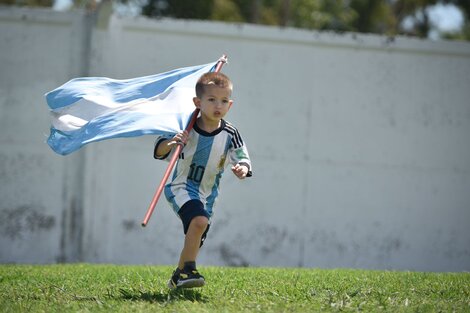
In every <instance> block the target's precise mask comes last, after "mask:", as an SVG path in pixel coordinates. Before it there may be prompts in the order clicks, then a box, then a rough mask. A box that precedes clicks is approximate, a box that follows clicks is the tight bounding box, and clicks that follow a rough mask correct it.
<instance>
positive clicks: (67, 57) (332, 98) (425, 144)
mask: <svg viewBox="0 0 470 313" xmlns="http://www.w3.org/2000/svg"><path fill="white" fill-rule="evenodd" d="M102 12H103V11H102ZM93 19H94V17H93V16H88V15H86V14H85V13H83V12H75V13H70V14H68V13H60V14H59V13H53V12H49V11H37V10H34V11H28V10H10V9H1V10H0V45H1V48H0V62H1V64H2V70H1V73H0V88H1V92H0V129H1V131H0V144H1V151H0V186H1V189H0V215H1V219H0V234H1V239H0V248H1V249H0V251H1V252H0V262H21V263H22V262H28V263H29V262H33V263H49V262H56V261H86V262H110V263H146V264H174V263H175V262H176V260H177V258H178V255H179V251H180V249H181V246H182V241H183V237H182V230H181V226H180V222H179V220H178V219H177V218H176V216H175V215H174V214H173V213H172V211H171V209H170V208H169V207H168V205H167V204H166V203H165V201H163V199H162V201H161V202H160V203H159V204H158V205H157V208H156V211H155V213H154V216H153V217H152V219H151V221H150V223H149V225H148V226H147V228H144V229H143V228H141V227H140V222H141V220H142V218H143V216H144V214H145V211H146V209H147V206H148V204H149V202H150V200H151V197H152V195H153V192H154V191H155V188H156V186H157V185H158V183H159V181H160V179H161V177H162V174H163V172H164V170H165V168H166V163H163V162H160V161H154V160H153V159H152V153H151V152H152V145H153V138H152V137H151V136H149V137H140V138H133V139H116V140H111V141H104V142H100V143H96V144H91V145H88V146H87V147H85V148H83V149H82V150H80V151H79V152H77V153H74V154H72V155H71V156H67V157H61V156H57V155H55V154H54V153H53V152H52V151H51V150H49V148H48V147H47V145H46V144H45V143H44V141H45V138H46V135H47V133H48V125H49V124H48V113H47V109H46V104H45V102H44V99H43V96H42V95H43V94H44V93H45V92H46V91H48V90H51V89H53V88H55V87H57V86H58V85H60V84H61V83H63V82H64V81H66V80H68V79H70V78H72V77H76V76H80V75H91V76H108V77H113V78H129V77H135V76H143V75H148V74H152V73H157V72H161V71H166V70H169V69H173V68H176V67H182V66H187V65H194V64H201V63H206V62H211V61H214V60H216V59H217V58H219V57H220V56H221V55H222V54H223V53H227V54H228V56H229V64H228V65H226V66H225V67H224V68H223V71H224V72H225V73H227V74H228V75H229V76H230V77H231V78H232V79H233V81H234V84H235V90H234V100H235V104H234V106H233V108H232V110H231V111H230V113H229V115H228V117H227V119H228V120H230V121H231V122H232V123H234V124H235V125H236V126H237V127H238V128H239V129H240V131H241V133H242V135H243V137H244V139H245V141H246V143H247V144H248V146H249V149H250V152H251V155H252V159H253V163H254V177H253V178H252V179H247V180H245V181H238V180H237V179H236V178H235V177H233V175H232V174H231V173H229V172H227V173H226V175H225V177H224V179H223V181H222V184H221V188H222V195H221V198H220V201H219V206H218V207H217V208H216V213H215V216H214V219H213V226H212V228H211V232H210V234H209V237H208V240H207V242H206V245H205V246H204V248H203V249H202V250H201V254H200V258H199V262H200V263H201V264H205V265H236V266H245V265H253V266H305V267H322V268H331V267H351V268H374V269H406V270H432V271H463V270H467V271H468V270H470V245H469V242H470V227H468V224H469V221H470V139H469V135H470V101H469V99H470V88H468V87H469V86H470V75H469V73H470V44H468V43H457V42H429V41H421V40H415V39H406V38H396V39H395V40H389V39H387V38H385V37H378V36H366V35H356V34H344V35H337V34H332V33H318V32H308V31H302V30H293V29H278V28H268V27H258V26H247V25H244V26H243V25H231V24H221V23H208V22H194V21H192V22H189V21H174V20H160V21H151V20H146V19H143V18H139V19H120V18H118V17H116V16H112V17H111V18H110V19H109V20H107V19H106V18H99V19H98V22H97V23H96V24H93V25H95V26H94V27H93V29H91V28H90V29H89V30H87V27H89V26H88V25H92V23H91V21H92V20H93ZM88 34H91V36H89V35H88ZM52 35H54V36H52Z"/></svg>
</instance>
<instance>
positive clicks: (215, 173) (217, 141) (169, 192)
mask: <svg viewBox="0 0 470 313" xmlns="http://www.w3.org/2000/svg"><path fill="white" fill-rule="evenodd" d="M221 122H222V124H221V127H220V128H219V129H217V130H215V131H214V132H212V133H207V132H205V131H204V130H202V129H200V128H199V127H198V126H197V125H196V124H194V128H193V129H192V130H191V131H190V133H189V138H188V142H187V143H186V145H185V146H184V148H183V150H182V152H181V154H180V157H179V160H178V162H177V163H176V167H175V169H174V171H173V177H172V179H171V182H170V183H168V184H167V185H166V186H165V196H166V199H167V201H168V202H169V203H170V205H171V206H172V208H173V210H174V211H175V212H176V213H177V212H178V211H179V209H180V208H181V207H182V206H183V204H185V203H186V202H187V201H189V200H193V199H197V200H200V201H201V202H202V203H203V204H204V207H205V209H206V211H207V213H209V216H212V213H213V212H212V210H213V207H214V204H215V202H216V199H217V195H218V193H219V182H220V178H221V177H222V174H223V172H224V169H225V167H226V166H227V165H229V164H231V165H235V164H238V163H244V164H245V165H247V166H248V169H249V173H248V175H247V176H251V161H250V157H249V155H248V150H247V148H246V146H245V144H244V143H243V140H242V137H241V136H240V133H239V132H238V130H237V129H236V128H235V127H234V126H233V125H231V124H230V123H229V122H227V121H225V120H222V121H221ZM165 139H168V137H163V136H161V137H158V138H157V140H156V142H155V151H156V149H157V146H158V145H159V143H160V142H162V141H163V140H165ZM172 153H173V152H171V153H169V154H168V155H165V156H163V157H161V158H158V159H166V160H169V159H171V154H172ZM154 155H155V154H154Z"/></svg>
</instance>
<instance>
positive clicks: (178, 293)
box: [119, 288, 208, 303]
mask: <svg viewBox="0 0 470 313" xmlns="http://www.w3.org/2000/svg"><path fill="white" fill-rule="evenodd" d="M119 293H120V298H121V299H124V300H130V301H148V302H158V303H170V302H175V301H191V302H202V303H206V302H207V301H208V298H207V297H205V296H203V295H202V293H201V292H200V291H199V290H195V289H175V290H169V291H166V292H165V291H159V292H158V291H157V292H151V291H143V290H127V289H123V288H121V289H119Z"/></svg>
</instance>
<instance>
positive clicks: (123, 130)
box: [47, 112, 191, 155]
mask: <svg viewBox="0 0 470 313" xmlns="http://www.w3.org/2000/svg"><path fill="white" fill-rule="evenodd" d="M169 115H171V117H172V118H174V119H175V120H174V123H173V126H172V127H171V125H170V126H169V125H168V116H167V115H165V114H159V115H148V114H144V113H139V112H114V113H112V114H108V115H105V116H101V117H98V118H96V119H94V120H92V121H90V122H89V123H87V124H86V125H85V126H84V127H82V128H80V129H78V130H75V131H69V132H62V131H59V130H57V129H55V128H53V127H52V128H51V134H50V136H49V138H48V140H47V143H48V144H49V146H50V147H51V148H52V150H54V151H55V152H57V153H59V154H62V155H66V154H69V153H71V152H73V151H75V150H77V149H79V148H80V147H82V146H84V145H86V144H87V143H90V142H95V141H100V140H105V139H112V138H117V137H136V136H142V135H150V134H158V135H174V134H175V133H176V132H177V131H178V130H179V129H183V128H184V125H186V124H187V123H188V122H189V119H190V117H191V114H188V115H187V114H180V115H178V116H174V114H169ZM162 125H165V127H162Z"/></svg>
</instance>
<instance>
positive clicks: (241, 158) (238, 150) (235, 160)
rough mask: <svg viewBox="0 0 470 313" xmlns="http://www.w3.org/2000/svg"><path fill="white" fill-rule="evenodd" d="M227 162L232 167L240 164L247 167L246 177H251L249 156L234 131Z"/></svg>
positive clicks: (241, 140) (236, 131) (242, 142)
mask: <svg viewBox="0 0 470 313" xmlns="http://www.w3.org/2000/svg"><path fill="white" fill-rule="evenodd" d="M229 162H230V164H232V165H236V164H240V165H245V166H246V167H248V174H247V175H246V176H247V177H251V176H252V175H253V173H252V168H251V160H250V155H249V153H248V148H247V147H246V145H245V143H244V141H243V139H242V137H241V135H240V133H239V132H238V130H236V129H234V132H233V134H232V139H231V143H230V150H229Z"/></svg>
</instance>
